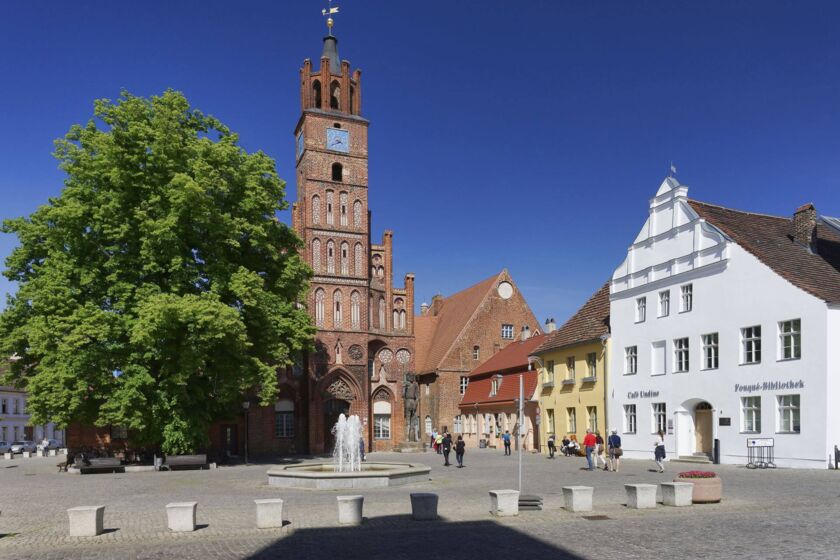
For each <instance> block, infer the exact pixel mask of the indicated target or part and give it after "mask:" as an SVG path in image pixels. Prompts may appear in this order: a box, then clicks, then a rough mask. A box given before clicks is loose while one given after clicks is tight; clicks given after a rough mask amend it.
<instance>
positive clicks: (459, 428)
mask: <svg viewBox="0 0 840 560" xmlns="http://www.w3.org/2000/svg"><path fill="white" fill-rule="evenodd" d="M461 418H462V416H461V415H460V414H459V415H458V416H456V417H455V422H454V424H455V433H456V434H461V433H464V426H463V423H462V421H461Z"/></svg>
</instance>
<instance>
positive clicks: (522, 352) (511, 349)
mask: <svg viewBox="0 0 840 560" xmlns="http://www.w3.org/2000/svg"><path fill="white" fill-rule="evenodd" d="M547 336H548V335H544V334H538V335H534V336H532V337H531V338H527V339H525V340H516V341H514V342H511V343H510V344H508V345H507V346H505V347H504V348H503V349H501V350H499V351H498V352H496V353H495V354H493V355H492V356H491V357H490V358H488V359H487V361H485V362H484V363H483V364H481V365H479V366H478V367H476V368H475V369H474V370H472V371H471V372H470V378H471V379H472V378H473V377H481V376H482V375H486V374H488V373H500V372H503V371H505V370H508V369H511V368H518V371H521V370H523V369H528V356H530V355H532V354H533V353H534V350H535V349H536V348H537V347H538V346H539V345H540V344H542V343H543V342H545V339H546V337H547Z"/></svg>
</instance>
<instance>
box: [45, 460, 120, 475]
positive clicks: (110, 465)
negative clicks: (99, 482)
mask: <svg viewBox="0 0 840 560" xmlns="http://www.w3.org/2000/svg"><path fill="white" fill-rule="evenodd" d="M87 463H88V464H86V465H81V466H78V467H77V466H76V465H70V468H71V469H79V472H80V473H81V474H86V473H98V472H112V473H115V472H118V471H121V470H122V469H123V465H122V461H120V459H119V458H118V457H100V458H96V459H88V460H87ZM60 468H61V465H60V464H59V469H60Z"/></svg>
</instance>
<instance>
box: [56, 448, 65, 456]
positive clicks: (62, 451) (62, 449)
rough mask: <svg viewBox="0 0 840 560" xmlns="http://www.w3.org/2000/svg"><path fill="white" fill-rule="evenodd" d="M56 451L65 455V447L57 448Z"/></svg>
mask: <svg viewBox="0 0 840 560" xmlns="http://www.w3.org/2000/svg"><path fill="white" fill-rule="evenodd" d="M58 452H59V453H61V454H62V455H67V448H66V447H62V448H61V449H59V450H58Z"/></svg>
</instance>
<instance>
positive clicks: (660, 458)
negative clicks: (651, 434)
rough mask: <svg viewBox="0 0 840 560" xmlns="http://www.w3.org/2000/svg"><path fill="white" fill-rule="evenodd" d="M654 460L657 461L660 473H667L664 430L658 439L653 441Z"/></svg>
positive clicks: (658, 435)
mask: <svg viewBox="0 0 840 560" xmlns="http://www.w3.org/2000/svg"><path fill="white" fill-rule="evenodd" d="M653 460H654V461H656V466H657V467H659V472H661V473H663V472H665V434H664V433H662V430H659V433H658V434H656V439H655V440H653Z"/></svg>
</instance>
